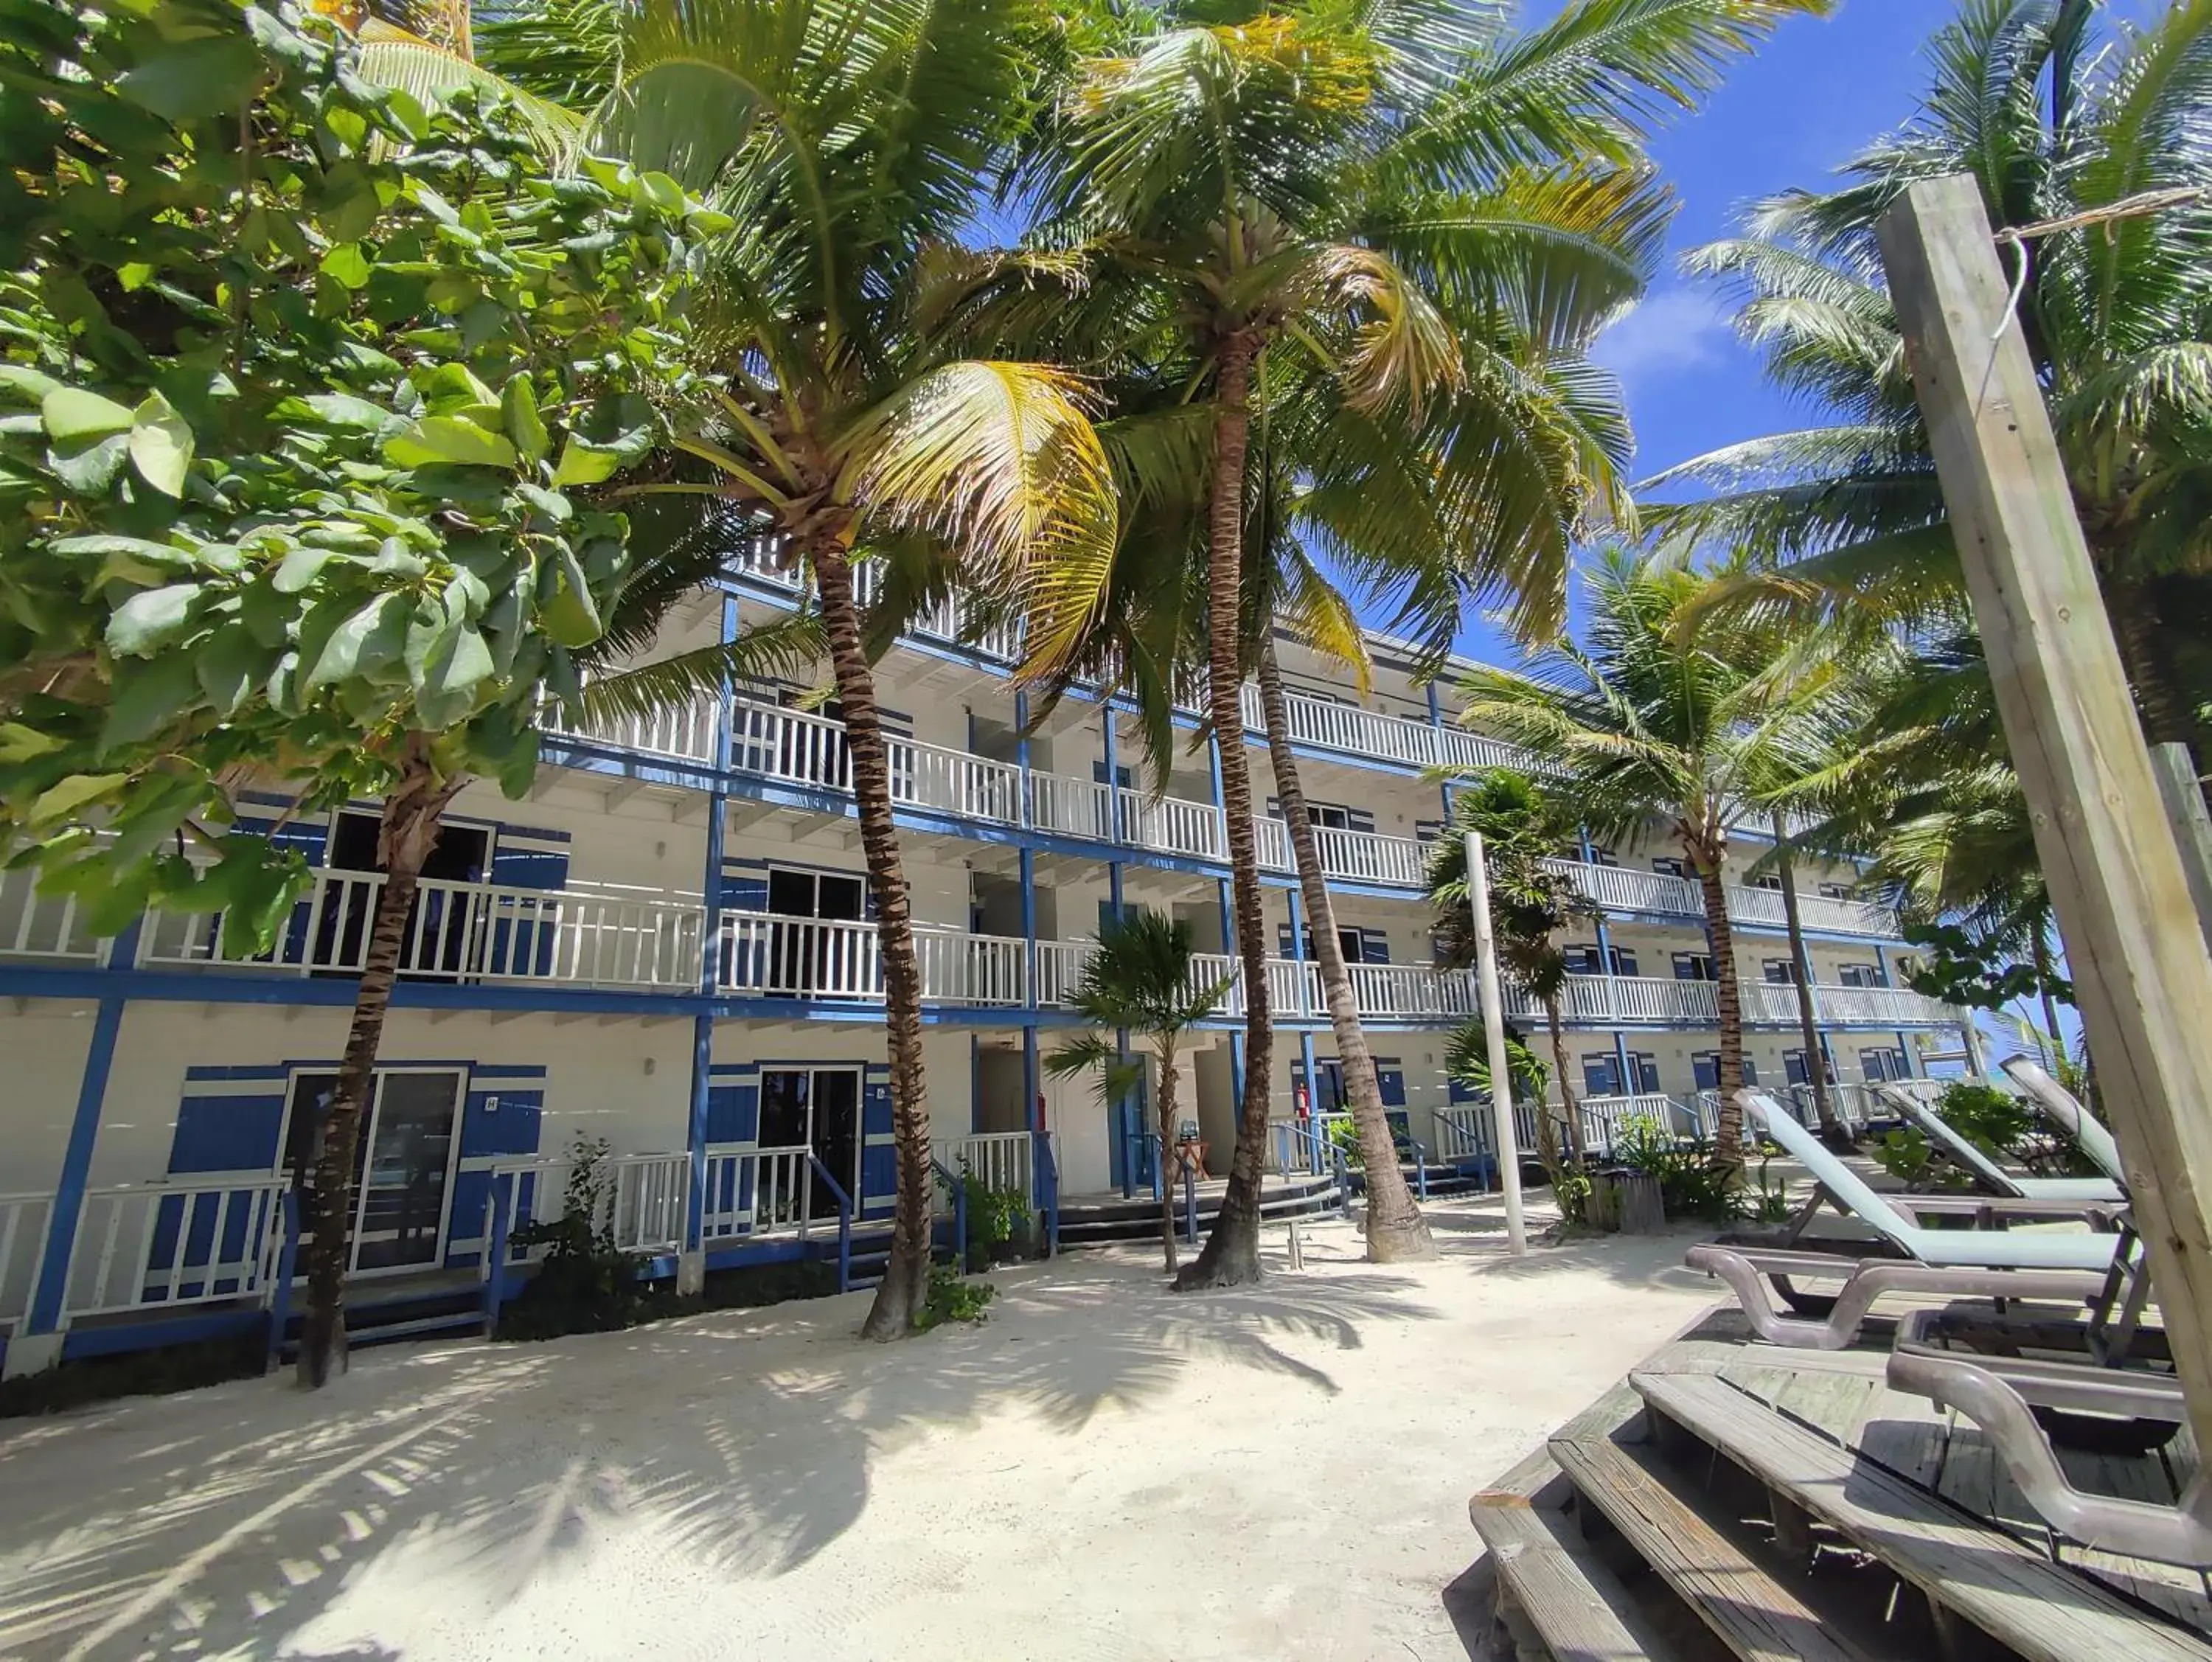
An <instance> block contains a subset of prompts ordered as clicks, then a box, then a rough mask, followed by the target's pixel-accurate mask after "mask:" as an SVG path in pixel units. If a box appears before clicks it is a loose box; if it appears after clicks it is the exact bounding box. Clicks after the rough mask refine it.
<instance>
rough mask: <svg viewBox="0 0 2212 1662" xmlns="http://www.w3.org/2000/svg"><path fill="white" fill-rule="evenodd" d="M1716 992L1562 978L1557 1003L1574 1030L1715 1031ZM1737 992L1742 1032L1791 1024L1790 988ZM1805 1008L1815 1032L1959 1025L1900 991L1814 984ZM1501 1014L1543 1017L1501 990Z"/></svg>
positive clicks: (1749, 987)
mask: <svg viewBox="0 0 2212 1662" xmlns="http://www.w3.org/2000/svg"><path fill="white" fill-rule="evenodd" d="M1719 991H1720V987H1719V983H1717V982H1711V981H1671V980H1668V979H1665V978H1663V977H1658V976H1613V975H1578V976H1570V977H1567V992H1566V997H1565V1000H1564V1001H1563V1003H1564V1005H1565V1017H1566V1020H1567V1021H1568V1022H1569V1023H1570V1024H1571V1025H1572V1026H1609V1025H1614V1024H1621V1025H1626V1026H1688V1027H1717V1026H1719V1025H1720V1003H1719ZM1738 991H1739V993H1740V995H1741V999H1740V1001H1741V1007H1742V1010H1743V1020H1744V1024H1745V1025H1746V1026H1753V1027H1794V1026H1796V1025H1797V1020H1798V1011H1797V992H1796V988H1795V987H1792V986H1789V985H1786V984H1784V985H1777V984H1775V983H1771V982H1765V981H1749V982H1741V983H1738ZM1813 1008H1814V1020H1816V1021H1817V1022H1818V1024H1819V1025H1820V1026H1823V1027H1832V1026H1833V1027H1955V1026H1959V1025H1960V1022H1961V1021H1963V1020H1965V1019H1966V1018H1965V1015H1964V1013H1963V1012H1961V1011H1960V1010H1958V1009H1955V1008H1953V1007H1952V1006H1950V1005H1948V1004H1945V1003H1944V1002H1942V1001H1941V1000H1940V999H1933V998H1929V997H1928V996H1926V995H1924V994H1921V993H1916V992H1913V991H1911V989H1907V988H1903V987H1832V986H1815V987H1814V989H1813ZM1505 1013H1506V1014H1507V1015H1508V1016H1510V1017H1511V1018H1513V1019H1514V1020H1520V1021H1541V1020H1542V1019H1543V1009H1542V1007H1541V1006H1540V1005H1538V1004H1537V1002H1536V1001H1535V1000H1534V999H1532V998H1530V997H1529V996H1528V995H1527V994H1526V993H1524V992H1522V991H1521V990H1520V989H1517V988H1509V989H1506V992H1505Z"/></svg>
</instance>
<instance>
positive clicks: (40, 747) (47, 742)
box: [0, 721, 62, 766]
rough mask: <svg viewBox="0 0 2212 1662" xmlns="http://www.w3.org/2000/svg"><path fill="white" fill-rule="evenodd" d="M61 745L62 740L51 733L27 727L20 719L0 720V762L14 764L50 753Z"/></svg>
mask: <svg viewBox="0 0 2212 1662" xmlns="http://www.w3.org/2000/svg"><path fill="white" fill-rule="evenodd" d="M61 747H62V741H61V740H58V739H57V738H55V737H54V736H53V735H52V734H46V733H40V731H39V730H38V729H37V728H27V727H25V726H24V725H23V724H22V723H21V721H0V764H7V765H9V766H15V765H16V764H20V763H24V762H28V761H31V760H33V758H37V757H40V756H48V755H51V754H52V753H53V752H55V751H58V750H59V749H60V748H61Z"/></svg>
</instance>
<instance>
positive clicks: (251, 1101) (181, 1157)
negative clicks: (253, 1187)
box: [169, 1090, 284, 1176]
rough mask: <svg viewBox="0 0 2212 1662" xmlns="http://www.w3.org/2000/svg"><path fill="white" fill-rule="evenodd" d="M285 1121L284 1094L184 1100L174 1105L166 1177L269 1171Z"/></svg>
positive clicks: (196, 1097) (273, 1165)
mask: <svg viewBox="0 0 2212 1662" xmlns="http://www.w3.org/2000/svg"><path fill="white" fill-rule="evenodd" d="M283 1123H284V1095H283V1091H282V1090H277V1091H275V1092H264V1093H244V1092H241V1093H239V1094H238V1095H235V1096H195V1097H186V1098H185V1099H183V1100H182V1101H180V1102H179V1104H178V1105H177V1129H176V1135H175V1137H174V1139H173V1141H171V1143H170V1145H169V1171H170V1173H171V1175H173V1176H181V1175H183V1174H185V1173H186V1172H267V1171H272V1170H274V1169H275V1167H276V1135H277V1132H278V1130H279V1129H280V1128H281V1127H282V1126H283Z"/></svg>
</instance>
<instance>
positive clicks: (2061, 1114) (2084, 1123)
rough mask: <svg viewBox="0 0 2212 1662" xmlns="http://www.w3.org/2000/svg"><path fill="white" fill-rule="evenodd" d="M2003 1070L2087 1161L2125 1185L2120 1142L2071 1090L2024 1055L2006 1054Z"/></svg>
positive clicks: (2126, 1174) (2125, 1176)
mask: <svg viewBox="0 0 2212 1662" xmlns="http://www.w3.org/2000/svg"><path fill="white" fill-rule="evenodd" d="M2004 1070H2005V1073H2006V1074H2007V1075H2008V1076H2009V1077H2010V1079H2011V1080H2012V1082H2013V1083H2014V1084H2015V1085H2017V1086H2019V1087H2020V1088H2021V1092H2022V1093H2024V1094H2025V1095H2026V1096H2027V1099H2028V1101H2030V1102H2031V1103H2033V1104H2034V1105H2035V1106H2036V1108H2037V1109H2038V1110H2039V1111H2040V1112H2041V1113H2042V1114H2043V1116H2044V1117H2045V1118H2046V1119H2048V1120H2049V1121H2050V1122H2051V1123H2052V1124H2053V1125H2056V1126H2057V1128H2058V1129H2060V1130H2061V1131H2063V1133H2065V1135H2067V1136H2068V1137H2069V1139H2070V1140H2071V1141H2072V1142H2073V1144H2074V1146H2075V1148H2079V1149H2080V1150H2081V1152H2082V1153H2083V1154H2087V1156H2088V1157H2089V1160H2090V1163H2091V1164H2093V1166H2096V1168H2097V1169H2098V1170H2099V1171H2100V1172H2103V1173H2104V1174H2105V1175H2106V1177H2108V1178H2111V1179H2112V1181H2113V1182H2114V1183H2116V1184H2122V1185H2124V1184H2126V1183H2127V1180H2128V1169H2127V1167H2126V1166H2125V1165H2124V1164H2123V1163H2122V1162H2121V1160H2120V1145H2119V1144H2118V1143H2117V1142H2115V1141H2112V1133H2111V1132H2110V1131H2107V1130H2106V1129H2105V1128H2104V1126H2103V1125H2102V1124H2100V1123H2099V1122H2098V1120H2097V1118H2096V1117H2095V1116H2094V1115H2093V1114H2091V1113H2090V1112H2089V1111H2087V1109H2085V1108H2083V1107H2082V1106H2081V1104H2080V1103H2078V1102H2076V1101H2075V1099H2074V1093H2072V1092H2071V1091H2069V1090H2068V1089H2067V1088H2066V1087H2064V1086H2063V1085H2061V1084H2060V1083H2059V1082H2058V1081H2057V1080H2055V1079H2053V1078H2051V1075H2048V1074H2046V1073H2045V1072H2044V1071H2043V1069H2042V1068H2041V1067H2039V1065H2038V1064H2037V1063H2035V1062H2033V1061H2031V1060H2029V1059H2028V1058H2027V1057H2026V1056H2008V1057H2006V1058H2005V1062H2004Z"/></svg>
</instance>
